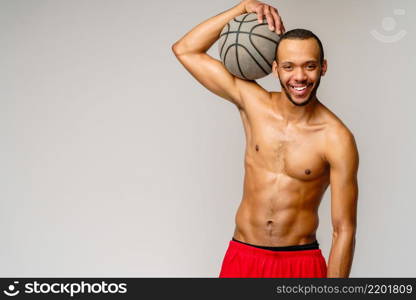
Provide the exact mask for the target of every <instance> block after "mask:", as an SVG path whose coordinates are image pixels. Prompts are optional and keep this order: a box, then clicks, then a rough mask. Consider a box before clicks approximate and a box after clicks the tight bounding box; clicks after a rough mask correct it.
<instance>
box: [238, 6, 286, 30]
mask: <svg viewBox="0 0 416 300" xmlns="http://www.w3.org/2000/svg"><path fill="white" fill-rule="evenodd" d="M243 2H244V7H245V9H246V12H248V13H256V14H257V19H258V22H259V24H260V23H263V19H264V16H266V21H267V24H269V29H270V30H272V31H275V32H276V33H277V34H283V33H284V32H285V30H286V29H285V26H284V25H283V22H282V18H281V17H280V16H279V13H278V11H277V9H276V8H274V7H273V6H270V5H268V4H265V3H263V2H260V1H257V0H244V1H243Z"/></svg>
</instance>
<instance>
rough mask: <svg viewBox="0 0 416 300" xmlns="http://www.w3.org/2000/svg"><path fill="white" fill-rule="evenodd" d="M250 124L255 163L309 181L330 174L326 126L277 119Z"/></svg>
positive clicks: (248, 139)
mask: <svg viewBox="0 0 416 300" xmlns="http://www.w3.org/2000/svg"><path fill="white" fill-rule="evenodd" d="M247 125H248V126H249V128H246V132H247V131H248V132H247V133H248V134H247V147H248V149H247V154H248V155H250V157H251V159H252V162H253V163H257V164H259V166H262V167H264V168H267V170H268V171H270V172H273V173H276V174H285V175H288V176H290V177H292V178H295V179H299V180H305V181H309V180H316V179H318V178H321V177H322V176H324V175H325V174H327V171H328V164H327V162H326V161H325V136H324V127H323V126H319V125H316V126H311V127H305V126H303V127H297V126H291V125H288V124H283V123H282V122H279V121H276V120H274V121H273V120H258V121H257V122H251V123H250V124H247Z"/></svg>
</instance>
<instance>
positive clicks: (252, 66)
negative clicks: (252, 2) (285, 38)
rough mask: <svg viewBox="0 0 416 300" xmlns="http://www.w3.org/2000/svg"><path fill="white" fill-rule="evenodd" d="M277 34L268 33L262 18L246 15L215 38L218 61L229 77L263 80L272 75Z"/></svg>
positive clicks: (250, 14) (234, 21)
mask: <svg viewBox="0 0 416 300" xmlns="http://www.w3.org/2000/svg"><path fill="white" fill-rule="evenodd" d="M278 41H279V35H278V34H277V33H276V32H274V31H271V30H270V29H269V26H268V24H267V21H266V18H265V17H264V19H263V23H261V24H259V23H258V21H257V14H255V13H248V14H243V15H241V16H238V17H235V18H233V19H232V20H231V21H230V22H228V24H226V25H225V26H224V28H223V30H222V31H221V33H220V37H219V39H218V50H219V52H220V58H221V60H222V62H223V64H224V65H225V67H226V68H227V70H228V71H230V72H231V73H232V74H234V75H235V76H237V77H240V78H242V79H246V80H255V79H259V78H262V77H264V76H266V75H268V74H270V73H271V72H272V63H273V60H274V59H275V53H276V46H277V42H278Z"/></svg>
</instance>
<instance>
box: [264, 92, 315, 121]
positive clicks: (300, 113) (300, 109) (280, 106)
mask: <svg viewBox="0 0 416 300" xmlns="http://www.w3.org/2000/svg"><path fill="white" fill-rule="evenodd" d="M272 99H273V103H274V106H275V107H276V112H277V114H278V115H279V116H280V117H281V118H282V120H283V121H285V122H286V123H287V124H294V125H299V124H306V123H308V122H309V120H310V119H311V118H312V117H313V115H314V113H315V110H316V107H317V105H318V104H319V100H318V99H317V98H316V96H314V97H313V98H312V99H311V100H310V101H309V103H308V104H306V105H304V106H298V105H295V104H293V103H292V102H291V101H290V100H289V98H288V97H287V96H286V94H285V92H284V91H282V92H280V93H273V94H272Z"/></svg>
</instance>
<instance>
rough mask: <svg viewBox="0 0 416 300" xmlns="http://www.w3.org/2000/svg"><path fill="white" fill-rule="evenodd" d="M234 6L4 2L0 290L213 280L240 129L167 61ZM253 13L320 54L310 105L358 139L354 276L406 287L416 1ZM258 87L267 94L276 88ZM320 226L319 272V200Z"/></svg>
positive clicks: (414, 201)
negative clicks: (195, 30)
mask: <svg viewBox="0 0 416 300" xmlns="http://www.w3.org/2000/svg"><path fill="white" fill-rule="evenodd" d="M237 3H238V1H234V0H212V1H205V0H204V1H202V0H201V1H189V0H176V1H137V0H121V1H120V0H117V1H116V0H112V1H110V0H106V1H103V0H100V1H98V0H82V1H81V0H77V1H69V0H67V1H62V0H59V1H57V0H48V1H46V0H37V1H30V0H26V1H23V0H0V133H1V147H0V154H1V155H0V185H1V186H0V233H1V241H2V246H1V247H0V265H1V268H0V275H1V276H2V277H13V276H28V277H36V276H45V277H48V276H50V277H57V276H71V277H72V276H73V277H76V276H91V277H94V276H109V277H216V276H218V274H219V270H220V267H221V263H222V259H223V257H224V254H225V251H226V249H227V246H228V243H229V241H230V239H231V237H232V235H233V232H234V225H235V223H234V217H235V212H236V210H237V208H238V205H239V203H240V201H241V197H242V184H243V167H244V164H243V159H244V156H243V155H244V151H245V149H244V148H245V140H244V132H243V127H242V123H241V120H240V116H239V113H238V110H237V108H236V107H235V106H234V105H233V104H231V103H229V102H228V101H226V100H223V99H221V98H219V97H218V96H216V95H214V94H212V93H210V92H209V91H208V90H206V89H205V88H204V87H203V86H201V85H200V84H199V83H198V82H197V81H196V80H195V79H194V78H192V77H191V75H190V74H189V73H188V72H187V71H186V70H185V69H184V68H183V67H182V65H181V64H180V63H179V62H178V61H177V60H176V58H175V56H174V55H173V53H172V51H171V46H172V44H173V43H174V42H175V41H176V40H178V39H179V38H180V37H182V36H183V35H184V34H185V33H186V32H188V31H189V30H190V29H191V28H192V27H194V26H196V25H197V24H199V23H201V22H202V21H204V20H206V19H208V18H210V17H212V16H214V15H217V14H218V13H220V12H222V11H225V10H227V9H229V8H231V7H232V6H234V5H236V4H237ZM266 3H268V4H271V5H273V6H275V7H277V8H278V9H279V12H280V14H281V16H282V18H283V20H284V23H285V26H286V29H287V30H290V29H294V28H307V29H310V30H312V31H313V32H315V33H316V34H317V35H318V36H319V37H320V38H321V39H322V42H323V45H324V47H325V51H326V57H327V59H328V66H329V68H328V72H327V75H326V76H325V77H323V78H322V81H321V86H320V88H319V90H318V97H319V99H320V100H321V101H322V102H323V103H324V104H325V105H327V106H328V107H329V108H330V109H331V110H332V111H334V113H335V114H337V115H338V116H339V117H340V118H341V119H342V120H343V121H344V123H345V124H346V125H347V126H348V127H349V128H350V129H351V131H352V132H353V133H354V135H355V138H356V141H357V145H358V149H359V152H360V169H359V187H360V190H359V204H358V228H357V244H356V250H355V258H354V264H353V268H352V271H351V276H352V277H406V276H410V277H412V276H416V261H415V259H414V253H415V252H416V242H415V239H414V229H415V225H416V219H415V209H416V197H415V179H414V178H415V175H414V174H415V172H416V164H415V162H416V159H415V153H416V139H415V128H416V119H415V118H414V115H415V110H416V104H415V100H416V98H415V91H414V89H413V88H414V87H415V83H414V80H415V75H414V72H415V70H416V61H415V53H416V43H415V38H414V37H415V27H416V26H415V25H416V21H415V20H416V18H415V16H414V14H415V9H416V2H415V1H412V0H408V1H404V0H402V1H392V0H384V1H381V0H368V1H361V0H348V1H347V0H345V1H332V0H315V1H309V0H285V1H283V0H282V1H266ZM208 53H209V54H210V55H212V56H214V57H215V58H218V50H217V44H216V43H215V44H214V45H213V47H212V48H211V49H210V50H209V52H208ZM258 82H259V84H261V85H262V86H264V87H265V88H266V89H268V90H276V91H277V90H280V86H279V83H278V81H277V80H276V79H275V78H273V77H272V76H271V75H269V76H267V77H265V78H263V79H261V80H259V81H258ZM319 215H320V227H319V230H318V233H317V235H318V236H317V237H318V242H319V243H320V246H321V249H322V250H323V253H324V256H325V258H326V259H328V254H329V250H330V247H331V238H332V237H331V233H332V228H331V221H330V190H329V188H328V190H327V192H326V194H325V196H324V198H323V200H322V204H321V206H320V209H319Z"/></svg>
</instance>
